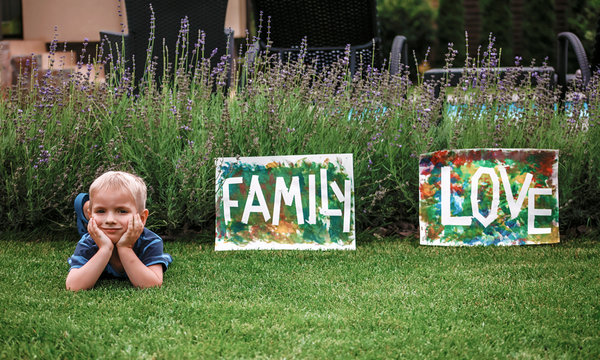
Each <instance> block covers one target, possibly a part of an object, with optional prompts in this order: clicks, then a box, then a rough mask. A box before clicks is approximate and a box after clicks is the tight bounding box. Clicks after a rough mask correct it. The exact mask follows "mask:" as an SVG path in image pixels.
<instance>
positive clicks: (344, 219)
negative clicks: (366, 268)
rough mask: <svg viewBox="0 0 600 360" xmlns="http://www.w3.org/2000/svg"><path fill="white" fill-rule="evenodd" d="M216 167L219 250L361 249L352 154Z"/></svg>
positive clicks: (226, 162)
mask: <svg viewBox="0 0 600 360" xmlns="http://www.w3.org/2000/svg"><path fill="white" fill-rule="evenodd" d="M215 163H216V189H215V190H216V212H217V216H216V234H215V250H244V249H355V220H354V218H355V216H354V177H353V167H352V154H330V155H292V156H266V157H240V158H232V157H228V158H219V159H217V160H216V161H215Z"/></svg>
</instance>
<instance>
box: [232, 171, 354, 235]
mask: <svg viewBox="0 0 600 360" xmlns="http://www.w3.org/2000/svg"><path fill="white" fill-rule="evenodd" d="M304 176H305V178H306V177H307V178H308V189H307V190H308V193H307V194H306V193H305V194H303V193H302V189H301V187H300V176H292V177H291V181H290V182H289V186H288V184H286V181H285V178H284V177H282V176H278V177H275V191H274V194H272V196H271V197H272V199H273V204H272V205H273V206H272V209H273V217H272V221H271V223H272V225H275V226H276V225H279V219H280V213H281V206H282V205H281V203H282V201H283V203H284V204H285V205H286V206H295V209H296V221H297V224H298V225H303V224H304V223H307V224H310V225H314V224H316V223H317V181H316V180H317V176H316V175H315V174H307V175H304ZM304 176H303V177H304ZM241 184H244V178H243V177H230V178H227V179H225V180H224V181H223V197H222V202H223V203H222V206H223V215H224V220H225V223H226V224H227V223H229V222H231V221H232V219H231V210H232V208H237V207H239V202H238V200H233V199H231V196H230V194H231V191H232V188H231V187H233V186H239V185H241ZM244 185H246V186H247V185H248V184H244ZM261 185H264V184H261V182H260V177H259V176H258V175H252V177H251V180H250V186H249V189H248V192H247V197H246V204H245V205H244V212H243V214H242V218H241V222H242V223H243V224H248V220H249V218H250V215H251V214H253V213H259V214H262V217H263V219H264V221H265V222H267V221H269V219H271V214H270V213H269V207H268V205H267V201H266V199H265V195H264V193H263V190H262V186H261ZM319 185H320V186H319V191H320V198H321V202H320V207H319V213H320V214H321V215H323V216H330V217H331V216H341V217H343V230H342V231H343V232H345V233H347V232H350V220H351V206H352V201H351V196H352V182H351V181H350V180H345V181H344V191H343V192H342V190H341V189H340V187H339V186H338V184H337V183H336V182H333V181H332V182H328V181H327V169H320V173H319ZM330 189H331V190H332V191H333V194H334V195H335V197H336V198H337V199H338V201H339V202H341V203H343V209H332V208H330V207H329V190H330ZM305 196H308V219H305V218H304V211H303V208H302V198H303V197H305ZM256 202H257V203H256Z"/></svg>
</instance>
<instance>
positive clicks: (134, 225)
mask: <svg viewBox="0 0 600 360" xmlns="http://www.w3.org/2000/svg"><path fill="white" fill-rule="evenodd" d="M142 231H144V223H143V222H142V218H141V217H140V214H139V213H135V215H133V216H132V217H131V219H130V220H129V223H128V225H127V231H125V234H123V236H121V239H119V242H117V247H127V248H130V249H131V248H133V245H134V244H135V242H136V241H137V239H138V238H139V237H140V235H141V234H142Z"/></svg>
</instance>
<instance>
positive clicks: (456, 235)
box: [419, 149, 560, 246]
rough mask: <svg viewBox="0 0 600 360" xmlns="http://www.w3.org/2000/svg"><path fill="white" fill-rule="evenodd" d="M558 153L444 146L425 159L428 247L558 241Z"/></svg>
mask: <svg viewBox="0 0 600 360" xmlns="http://www.w3.org/2000/svg"><path fill="white" fill-rule="evenodd" d="M558 204H559V203H558V151H557V150H537V149H468V150H444V151H436V152H432V153H428V154H423V155H421V157H420V161H419V223H420V224H419V225H420V243H421V244H422V245H450V246H453V245H454V246H456V245H524V244H549V243H557V242H559V241H560V239H559V231H558Z"/></svg>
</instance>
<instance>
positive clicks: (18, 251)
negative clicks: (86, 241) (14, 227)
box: [0, 233, 600, 359]
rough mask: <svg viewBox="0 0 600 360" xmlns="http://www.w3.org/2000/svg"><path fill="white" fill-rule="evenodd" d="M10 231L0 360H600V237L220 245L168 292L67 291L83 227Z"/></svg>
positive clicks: (178, 269) (180, 270) (107, 285)
mask: <svg viewBox="0 0 600 360" xmlns="http://www.w3.org/2000/svg"><path fill="white" fill-rule="evenodd" d="M18 237H19V235H18V234H16V233H5V234H2V235H0V239H1V240H0V264H2V265H1V266H0V309H1V310H0V319H1V320H0V322H1V326H0V358H34V357H41V358H51V359H54V358H67V359H75V358H129V357H133V358H219V357H222V358H349V357H360V358H396V357H398V358H481V359H485V358H563V357H565V358H584V359H591V358H598V357H599V356H600V272H599V271H598V270H599V265H600V241H599V240H597V239H596V238H595V237H593V236H588V237H586V238H584V239H577V240H569V241H564V242H563V243H561V244H558V245H552V246H527V247H511V248H497V247H488V248H483V247H476V248H440V247H424V246H419V245H418V244H417V241H416V240H415V239H414V238H411V239H385V240H372V241H371V240H370V239H368V238H367V239H362V240H361V239H359V242H358V247H357V250H356V251H344V252H341V251H328V252H325V251H306V252H300V251H262V252H259V251H245V252H214V250H213V245H212V244H211V243H210V242H207V240H206V239H203V240H201V241H190V240H187V241H168V242H166V250H167V251H168V252H169V253H171V254H172V255H173V257H174V262H173V264H172V267H171V268H170V269H169V270H168V272H167V273H166V274H165V281H164V285H163V287H162V288H161V289H150V290H136V289H133V288H132V287H131V286H130V285H129V284H128V283H127V282H122V281H116V280H103V281H101V282H100V283H99V284H98V285H97V286H96V288H95V289H93V290H91V291H85V292H78V293H71V292H68V291H66V290H64V280H65V276H66V274H67V270H68V266H67V262H66V260H67V257H68V256H69V255H70V254H71V253H72V251H73V249H74V247H75V242H76V237H75V236H70V235H65V236H61V237H59V238H56V236H54V238H53V241H48V240H47V239H43V240H41V241H20V240H21V239H19V238H18Z"/></svg>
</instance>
